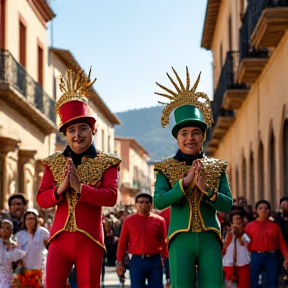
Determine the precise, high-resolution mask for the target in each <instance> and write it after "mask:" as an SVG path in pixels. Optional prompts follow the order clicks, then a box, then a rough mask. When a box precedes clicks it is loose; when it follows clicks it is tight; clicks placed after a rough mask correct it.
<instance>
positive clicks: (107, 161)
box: [77, 150, 121, 186]
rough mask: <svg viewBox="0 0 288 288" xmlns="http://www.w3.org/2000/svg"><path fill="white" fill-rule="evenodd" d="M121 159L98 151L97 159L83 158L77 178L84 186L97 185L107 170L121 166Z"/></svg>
mask: <svg viewBox="0 0 288 288" xmlns="http://www.w3.org/2000/svg"><path fill="white" fill-rule="evenodd" d="M120 162H121V160H120V158H118V157H116V156H113V155H110V154H107V153H104V152H102V151H99V150H97V156H96V157H95V158H89V157H85V156H84V157H83V159H82V164H81V165H79V166H78V168H77V176H78V178H79V180H80V182H81V183H82V184H87V185H92V186H93V185H96V183H97V182H98V181H100V180H101V178H102V176H103V174H104V173H105V171H106V170H107V169H109V168H110V167H113V166H117V165H119V164H120Z"/></svg>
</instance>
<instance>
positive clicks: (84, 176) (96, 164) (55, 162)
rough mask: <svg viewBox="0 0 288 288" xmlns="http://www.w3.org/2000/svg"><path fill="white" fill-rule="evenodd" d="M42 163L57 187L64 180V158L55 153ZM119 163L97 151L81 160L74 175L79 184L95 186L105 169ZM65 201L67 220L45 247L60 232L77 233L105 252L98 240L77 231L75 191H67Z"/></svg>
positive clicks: (110, 156) (76, 198)
mask: <svg viewBox="0 0 288 288" xmlns="http://www.w3.org/2000/svg"><path fill="white" fill-rule="evenodd" d="M43 162H44V164H46V165H47V166H48V167H49V168H50V170H51V171H52V174H53V178H54V181H55V184H56V186H57V187H58V186H59V185H60V183H61V182H63V180H64V178H65V173H66V157H65V156H64V155H63V153H62V152H56V153H54V154H53V155H51V156H49V157H47V158H45V159H44V160H43ZM120 162H121V160H120V159H119V158H118V157H116V156H113V155H110V154H107V153H104V152H102V151H99V150H97V155H96V157H95V158H90V157H88V156H84V157H83V158H82V163H81V164H80V165H78V167H77V168H76V175H77V177H78V179H79V180H80V182H81V184H86V185H89V186H95V185H96V184H97V183H98V182H99V181H100V180H101V179H102V176H103V174H104V173H105V171H106V170H107V169H109V168H110V167H113V166H116V165H119V164H120ZM66 199H67V204H68V214H67V218H66V221H65V225H64V227H63V228H62V229H61V230H59V231H57V232H56V233H55V234H54V235H53V236H52V237H51V238H50V239H49V241H48V243H47V245H48V244H49V243H50V242H51V241H52V239H54V237H55V236H56V235H58V234H59V233H60V232H63V231H69V232H75V231H79V232H81V233H84V234H85V235H86V236H88V237H89V238H90V239H92V240H93V241H94V242H96V243H97V244H98V245H100V246H101V247H102V248H103V249H104V250H105V246H104V245H102V244H101V243H100V242H99V241H98V240H96V239H94V238H93V237H92V236H91V235H90V234H89V233H87V232H86V231H84V230H82V229H79V228H78V227H77V224H76V215H75V209H76V205H77V203H78V196H77V193H76V191H74V190H73V189H69V190H68V191H67V192H66Z"/></svg>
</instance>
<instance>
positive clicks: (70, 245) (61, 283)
mask: <svg viewBox="0 0 288 288" xmlns="http://www.w3.org/2000/svg"><path fill="white" fill-rule="evenodd" d="M103 252H104V251H103V248H101V247H100V246H99V245H97V244H96V243H95V242H93V241H92V240H91V239H90V238H88V237H87V236H86V235H85V234H83V233H80V232H66V231H64V232H62V233H60V234H59V235H58V236H56V237H55V239H53V240H52V242H51V244H50V246H49V249H48V257H47V266H46V284H45V288H62V287H63V288H65V287H66V282H67V278H68V277H69V274H70V271H71V268H72V265H73V264H75V266H76V273H77V288H100V275H101V268H102V258H103Z"/></svg>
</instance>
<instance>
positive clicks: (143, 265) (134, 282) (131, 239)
mask: <svg viewBox="0 0 288 288" xmlns="http://www.w3.org/2000/svg"><path fill="white" fill-rule="evenodd" d="M135 202H136V205H135V207H136V210H137V213H136V214H133V215H131V216H128V217H127V218H126V219H125V220H124V223H123V227H122V230H121V235H120V239H119V243H118V249H117V267H116V270H117V274H118V277H119V278H122V277H123V274H124V272H125V268H124V266H123V263H122V261H123V257H124V254H125V251H127V250H128V252H129V254H132V257H131V260H130V279H131V288H141V287H146V286H145V281H146V279H147V280H148V285H149V287H153V288H162V287H163V272H162V261H161V256H163V257H167V256H168V251H167V246H166V243H165V239H166V234H167V232H166V226H165V220H164V218H163V217H161V216H158V215H156V214H154V213H152V212H151V208H152V196H151V195H150V194H148V193H143V192H140V193H139V194H138V195H137V196H136V199H135Z"/></svg>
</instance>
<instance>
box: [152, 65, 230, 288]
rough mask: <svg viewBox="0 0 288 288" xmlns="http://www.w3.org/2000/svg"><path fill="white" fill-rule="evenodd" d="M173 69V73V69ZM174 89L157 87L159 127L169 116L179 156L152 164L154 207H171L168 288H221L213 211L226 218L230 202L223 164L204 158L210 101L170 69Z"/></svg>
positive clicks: (218, 242)
mask: <svg viewBox="0 0 288 288" xmlns="http://www.w3.org/2000/svg"><path fill="white" fill-rule="evenodd" d="M172 69H173V68H172ZM173 71H174V73H175V75H176V78H177V80H178V82H179V84H180V86H179V87H178V85H177V84H176V83H175V82H174V81H173V79H172V78H171V77H170V76H169V75H168V74H167V75H168V77H169V79H170V81H171V82H172V84H173V85H174V87H175V88H176V90H177V92H173V91H172V90H170V89H168V88H166V87H164V86H162V85H160V84H158V83H157V82H156V83H157V85H158V86H159V87H161V88H162V89H164V90H165V91H167V92H168V93H169V95H168V94H162V93H156V94H158V95H161V96H164V97H167V98H169V99H170V103H169V104H167V105H166V107H165V108H164V110H163V116H162V118H161V123H162V126H163V127H165V126H166V125H167V124H168V123H169V115H170V113H171V112H172V111H173V110H174V117H175V121H176V125H175V126H174V127H173V129H172V135H173V136H174V138H176V139H177V143H178V146H179V150H178V151H177V153H176V155H175V156H174V157H172V158H168V159H165V160H164V161H162V162H159V163H156V164H155V168H154V169H155V172H156V183H155V194H154V206H155V207H156V208H157V209H164V208H166V207H169V206H171V219H170V226H169V231H168V239H167V242H168V245H169V263H170V273H171V288H186V287H187V288H188V287H189V288H191V287H195V285H196V284H195V283H196V267H197V272H198V273H197V275H198V277H197V278H198V287H199V288H223V287H224V278H223V268H222V255H221V245H222V238H221V233H220V225H219V221H218V220H217V216H216V211H223V212H228V211H230V210H231V207H232V204H233V200H232V197H231V191H230V188H229V183H228V180H227V175H226V172H225V170H226V166H227V163H226V162H225V161H221V160H218V159H214V158H210V157H207V156H205V155H204V153H203V151H202V145H203V142H204V140H205V137H206V131H207V128H208V127H209V126H211V124H212V123H213V119H212V115H211V114H212V113H211V107H210V100H209V98H208V96H207V95H206V94H204V93H201V92H197V93H195V90H196V88H197V85H198V83H199V80H200V74H199V76H198V79H197V81H196V83H195V84H194V86H193V87H192V88H191V89H190V76H189V72H188V68H187V67H186V75H187V83H186V88H185V87H184V85H183V83H182V81H181V79H180V78H179V76H178V75H177V73H176V71H175V70H174V69H173Z"/></svg>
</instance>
